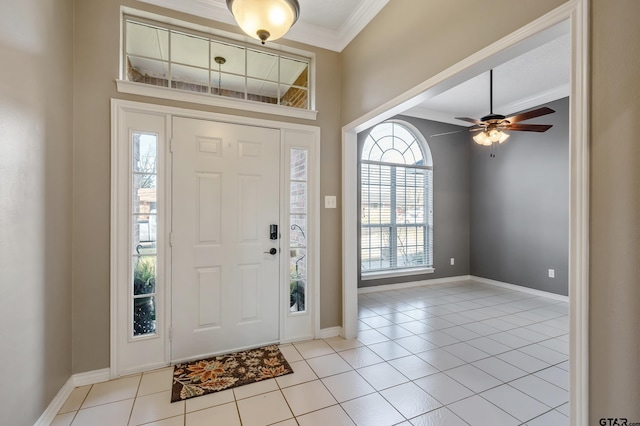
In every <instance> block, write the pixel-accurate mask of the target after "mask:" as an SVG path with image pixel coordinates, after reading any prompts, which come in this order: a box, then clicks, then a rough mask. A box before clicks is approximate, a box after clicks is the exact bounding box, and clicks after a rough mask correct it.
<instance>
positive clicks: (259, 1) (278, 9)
mask: <svg viewBox="0 0 640 426" xmlns="http://www.w3.org/2000/svg"><path fill="white" fill-rule="evenodd" d="M227 7H228V8H229V10H230V11H231V13H232V14H233V17H234V18H235V20H236V22H237V23H238V25H239V26H240V28H242V31H244V32H245V33H247V34H248V35H249V36H251V37H253V38H255V39H257V40H260V41H261V42H262V44H264V43H265V42H266V41H267V40H277V39H279V38H280V37H282V36H284V35H285V34H286V33H287V32H288V31H289V29H291V27H292V26H293V24H295V23H296V21H297V20H298V17H299V16H300V4H299V3H298V0H227Z"/></svg>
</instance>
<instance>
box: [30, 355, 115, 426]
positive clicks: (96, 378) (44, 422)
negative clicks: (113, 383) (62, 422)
mask: <svg viewBox="0 0 640 426" xmlns="http://www.w3.org/2000/svg"><path fill="white" fill-rule="evenodd" d="M109 379H111V370H109V369H108V368H103V369H102V370H94V371H88V372H86V373H79V374H73V375H72V376H71V377H69V379H68V380H67V381H66V382H65V384H64V385H62V387H61V388H60V390H59V391H58V393H57V394H56V396H55V397H54V398H53V399H52V400H51V402H50V403H49V406H48V407H47V409H46V410H44V412H43V413H42V415H41V416H40V418H39V419H38V420H37V421H36V422H35V423H34V426H49V425H50V424H51V423H52V422H53V420H54V419H55V417H56V416H57V415H58V412H59V411H60V409H61V408H62V406H63V405H64V403H65V402H67V399H68V398H69V395H71V392H73V390H74V389H75V388H77V387H79V386H86V385H93V384H95V383H100V382H106V381H107V380H109Z"/></svg>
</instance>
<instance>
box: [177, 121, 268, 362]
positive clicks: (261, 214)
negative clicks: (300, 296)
mask: <svg viewBox="0 0 640 426" xmlns="http://www.w3.org/2000/svg"><path fill="white" fill-rule="evenodd" d="M171 146H172V155H173V170H172V173H173V175H172V217H171V223H172V225H171V229H172V235H171V241H172V245H171V256H172V260H171V281H172V306H171V307H172V321H171V322H172V340H171V360H172V361H174V362H177V361H182V360H187V359H194V358H198V357H203V356H207V355H212V354H217V353H224V352H229V351H232V350H236V349H241V348H248V347H255V346H259V345H263V344H267V343H274V342H277V341H278V339H279V316H280V315H279V308H280V307H279V301H280V294H279V289H280V286H279V274H280V270H279V265H280V260H279V259H280V253H279V252H280V247H279V241H280V240H272V239H271V238H270V237H271V235H270V225H278V224H279V220H280V211H279V206H280V194H279V188H280V131H279V130H276V129H268V128H262V127H252V126H244V125H236V124H227V123H220V122H213V121H206V120H197V119H189V118H179V117H175V118H174V119H173V138H172V144H171ZM278 231H279V230H278ZM270 251H271V252H270Z"/></svg>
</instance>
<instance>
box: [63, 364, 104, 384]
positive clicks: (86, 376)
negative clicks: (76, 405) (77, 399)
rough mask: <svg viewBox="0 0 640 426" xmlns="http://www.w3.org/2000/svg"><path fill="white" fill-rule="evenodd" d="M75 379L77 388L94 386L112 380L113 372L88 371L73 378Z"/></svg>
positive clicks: (102, 370) (74, 382)
mask: <svg viewBox="0 0 640 426" xmlns="http://www.w3.org/2000/svg"><path fill="white" fill-rule="evenodd" d="M71 377H72V378H73V384H74V385H75V386H76V387H79V386H86V385H94V384H96V383H100V382H106V381H108V380H111V370H110V369H108V368H103V369H101V370H93V371H87V372H86V373H78V374H74V375H73V376H71Z"/></svg>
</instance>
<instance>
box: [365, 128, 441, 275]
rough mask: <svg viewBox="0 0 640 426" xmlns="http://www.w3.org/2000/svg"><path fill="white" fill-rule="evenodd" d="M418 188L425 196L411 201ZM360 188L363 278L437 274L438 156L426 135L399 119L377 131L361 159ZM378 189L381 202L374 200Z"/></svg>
mask: <svg viewBox="0 0 640 426" xmlns="http://www.w3.org/2000/svg"><path fill="white" fill-rule="evenodd" d="M367 174H368V175H367ZM372 174H373V175H376V174H377V178H378V185H375V184H373V185H372V184H371V182H372V179H373V180H374V181H375V179H376V176H374V177H372ZM385 174H386V175H385ZM410 175H412V176H413V178H414V181H413V183H414V186H410V185H409V182H408V180H410V179H409V177H410ZM398 181H400V182H398ZM367 182H369V183H367ZM383 184H385V185H387V186H388V190H387V192H388V194H387V196H382V195H381V194H382V192H383V189H382V187H383ZM416 186H418V187H419V188H421V191H415V192H413V193H412V196H409V195H408V192H407V191H409V193H411V191H412V190H411V188H415V187H416ZM360 188H361V196H360V201H361V203H360V205H361V217H360V230H361V237H360V247H359V249H360V261H361V277H362V279H363V280H367V279H376V278H385V277H393V276H401V275H413V274H418V273H429V272H433V271H434V269H433V157H432V155H431V150H430V148H429V145H428V143H427V141H426V139H425V138H424V136H423V135H422V133H421V132H420V131H419V130H418V129H417V128H416V127H415V126H413V125H412V124H411V123H408V122H406V121H403V120H397V119H392V120H387V121H384V122H383V123H380V124H378V125H376V126H375V127H373V128H372V129H371V131H370V132H369V134H368V135H367V136H366V138H365V140H364V146H363V148H362V151H361V155H360ZM375 188H380V189H379V190H378V191H379V193H378V194H377V196H378V198H379V200H378V201H379V202H378V203H375V202H374V201H375V200H372V198H371V194H372V191H375ZM398 191H400V192H398ZM420 197H422V201H421V202H420V203H418V200H419V199H420ZM385 207H386V208H385ZM420 207H421V208H420ZM385 212H386V213H385ZM376 215H377V217H374V216H376ZM376 256H378V259H375V257H376Z"/></svg>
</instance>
